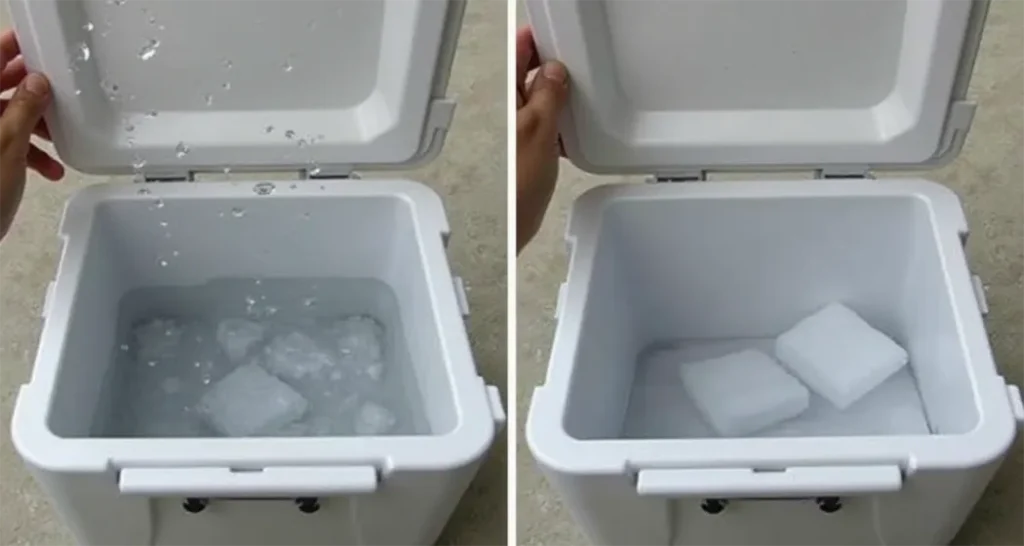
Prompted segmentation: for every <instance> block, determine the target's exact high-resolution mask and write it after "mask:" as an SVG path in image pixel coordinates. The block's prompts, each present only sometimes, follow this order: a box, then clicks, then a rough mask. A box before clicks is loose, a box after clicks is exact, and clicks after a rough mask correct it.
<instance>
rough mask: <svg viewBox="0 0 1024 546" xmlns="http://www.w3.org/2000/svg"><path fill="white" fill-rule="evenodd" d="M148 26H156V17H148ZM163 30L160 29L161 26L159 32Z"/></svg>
mask: <svg viewBox="0 0 1024 546" xmlns="http://www.w3.org/2000/svg"><path fill="white" fill-rule="evenodd" d="M149 24H151V25H155V24H156V17H154V16H152V15H150V16H149ZM163 29H164V27H162V26H161V27H160V30H163Z"/></svg>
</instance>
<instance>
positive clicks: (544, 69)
mask: <svg viewBox="0 0 1024 546" xmlns="http://www.w3.org/2000/svg"><path fill="white" fill-rule="evenodd" d="M527 94H528V95H529V96H528V97H527V100H526V106H524V107H523V109H524V110H527V111H528V112H529V114H531V115H532V116H535V117H536V119H539V120H543V121H544V122H547V123H549V124H551V127H552V128H554V127H555V125H556V123H557V121H558V114H559V113H560V112H561V111H562V107H563V106H565V102H566V100H567V99H568V97H569V74H568V72H566V70H565V66H564V65H563V64H562V63H560V62H558V61H549V62H547V63H544V65H543V66H541V67H540V70H538V71H537V75H536V77H535V78H534V79H533V83H532V84H531V85H530V90H529V92H528V93H527Z"/></svg>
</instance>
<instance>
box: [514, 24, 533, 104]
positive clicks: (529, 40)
mask: <svg viewBox="0 0 1024 546" xmlns="http://www.w3.org/2000/svg"><path fill="white" fill-rule="evenodd" d="M537 63H538V59H537V48H536V46H535V45H534V43H533V31H532V30H530V27H522V28H520V29H519V30H518V31H516V89H518V90H519V91H520V93H522V94H523V95H525V93H526V74H527V73H528V72H530V70H532V69H534V68H537Z"/></svg>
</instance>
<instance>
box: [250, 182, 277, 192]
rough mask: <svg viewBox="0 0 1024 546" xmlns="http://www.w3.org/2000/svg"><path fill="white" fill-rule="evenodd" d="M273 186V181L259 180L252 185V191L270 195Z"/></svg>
mask: <svg viewBox="0 0 1024 546" xmlns="http://www.w3.org/2000/svg"><path fill="white" fill-rule="evenodd" d="M275 188H276V186H274V183H273V182H260V183H259V184H256V185H255V186H253V187H252V191H253V192H255V193H256V195H270V194H272V193H274V189H275Z"/></svg>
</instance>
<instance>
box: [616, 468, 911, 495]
mask: <svg viewBox="0 0 1024 546" xmlns="http://www.w3.org/2000/svg"><path fill="white" fill-rule="evenodd" d="M902 485H903V475H902V473H901V472H900V469H899V467H897V466H881V465H879V466H816V467H800V468H787V469H785V470H779V471H756V470H753V469H749V468H705V469H649V470H641V471H639V472H638V473H637V480H636V490H637V493H639V494H640V495H647V496H668V497H706V498H720V499H721V498H724V499H729V498H732V499H737V498H788V497H818V496H833V495H850V494H869V493H886V492H893V491H899V490H900V488H901V486H902Z"/></svg>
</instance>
